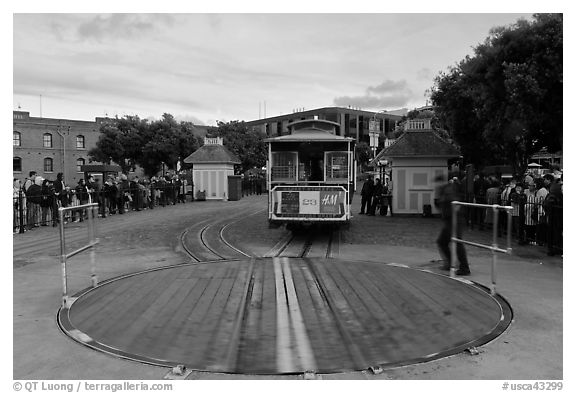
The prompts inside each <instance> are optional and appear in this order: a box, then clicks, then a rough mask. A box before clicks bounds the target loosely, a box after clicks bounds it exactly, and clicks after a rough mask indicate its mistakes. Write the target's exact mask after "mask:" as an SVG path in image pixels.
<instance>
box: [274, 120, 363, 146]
mask: <svg viewBox="0 0 576 393" xmlns="http://www.w3.org/2000/svg"><path fill="white" fill-rule="evenodd" d="M326 126H328V129H327V127H326ZM288 127H289V128H290V129H292V133H291V134H289V135H282V136H277V137H274V138H267V139H265V140H264V141H265V142H353V141H354V140H355V139H354V138H350V137H344V136H340V135H336V134H335V133H334V132H335V130H336V127H340V124H338V123H335V122H332V121H328V120H319V119H306V120H301V121H297V122H294V123H291V124H289V125H288ZM329 129H331V130H329ZM330 131H332V132H330Z"/></svg>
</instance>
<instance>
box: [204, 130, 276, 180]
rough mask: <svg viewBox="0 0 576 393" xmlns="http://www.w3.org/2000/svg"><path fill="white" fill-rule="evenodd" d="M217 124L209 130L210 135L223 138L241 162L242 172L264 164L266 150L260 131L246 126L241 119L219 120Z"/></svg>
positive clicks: (263, 136) (266, 154)
mask: <svg viewBox="0 0 576 393" xmlns="http://www.w3.org/2000/svg"><path fill="white" fill-rule="evenodd" d="M217 124H218V127H217V128H214V129H213V130H212V131H211V134H212V136H213V137H216V136H219V137H222V138H223V140H224V145H225V146H226V147H227V148H228V149H229V150H230V151H231V152H233V153H234V154H236V156H237V157H238V158H239V159H240V161H241V162H242V164H241V165H242V171H243V172H245V171H247V170H248V169H252V168H262V167H263V166H265V165H266V160H267V157H268V150H267V148H266V143H265V142H264V139H265V137H266V136H265V135H264V134H263V133H262V132H260V131H258V130H256V129H251V128H248V127H247V126H246V124H245V123H244V122H243V121H237V120H234V121H230V122H227V123H225V122H221V121H219V122H218V123H217Z"/></svg>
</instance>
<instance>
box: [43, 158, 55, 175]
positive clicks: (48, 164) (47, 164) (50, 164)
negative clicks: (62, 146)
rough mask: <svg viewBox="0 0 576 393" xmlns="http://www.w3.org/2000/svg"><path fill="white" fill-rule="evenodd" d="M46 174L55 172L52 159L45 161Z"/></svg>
mask: <svg viewBox="0 0 576 393" xmlns="http://www.w3.org/2000/svg"><path fill="white" fill-rule="evenodd" d="M44 172H54V160H52V159H51V158H45V159H44Z"/></svg>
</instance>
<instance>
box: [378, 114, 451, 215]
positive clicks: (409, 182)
mask: <svg viewBox="0 0 576 393" xmlns="http://www.w3.org/2000/svg"><path fill="white" fill-rule="evenodd" d="M459 156H460V152H459V151H458V149H457V148H456V147H454V146H453V145H451V144H450V143H449V142H447V141H445V140H444V139H442V138H441V137H440V136H439V135H438V134H437V133H436V132H434V130H433V129H432V128H431V126H430V119H417V120H411V121H408V122H407V124H406V128H405V130H404V133H403V134H402V135H401V136H400V137H399V138H398V139H397V140H396V142H394V143H393V144H391V145H390V146H388V147H387V148H386V149H384V150H382V151H381V152H380V153H378V155H377V156H376V158H375V159H374V162H376V163H377V162H380V161H384V160H387V161H388V162H389V163H390V165H391V173H392V185H393V187H392V208H393V211H394V214H422V213H423V210H424V205H431V206H432V211H433V212H434V213H439V211H438V209H436V207H435V206H434V199H435V198H436V190H435V183H434V179H435V178H436V177H437V176H438V175H444V178H445V179H447V178H448V160H449V159H451V158H454V157H459Z"/></svg>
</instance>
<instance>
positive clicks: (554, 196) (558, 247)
mask: <svg viewBox="0 0 576 393" xmlns="http://www.w3.org/2000/svg"><path fill="white" fill-rule="evenodd" d="M546 176H548V175H546ZM550 177H551V178H550ZM550 177H548V180H547V181H548V182H549V183H550V185H549V186H550V189H549V192H548V195H546V199H544V202H543V205H544V212H545V214H546V221H547V227H546V229H547V236H546V243H547V246H548V256H553V255H556V254H560V253H561V252H562V231H563V222H562V210H563V209H562V208H563V206H562V205H563V200H562V199H563V195H562V184H561V183H560V182H559V181H558V180H556V179H554V178H553V177H552V175H550Z"/></svg>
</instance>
